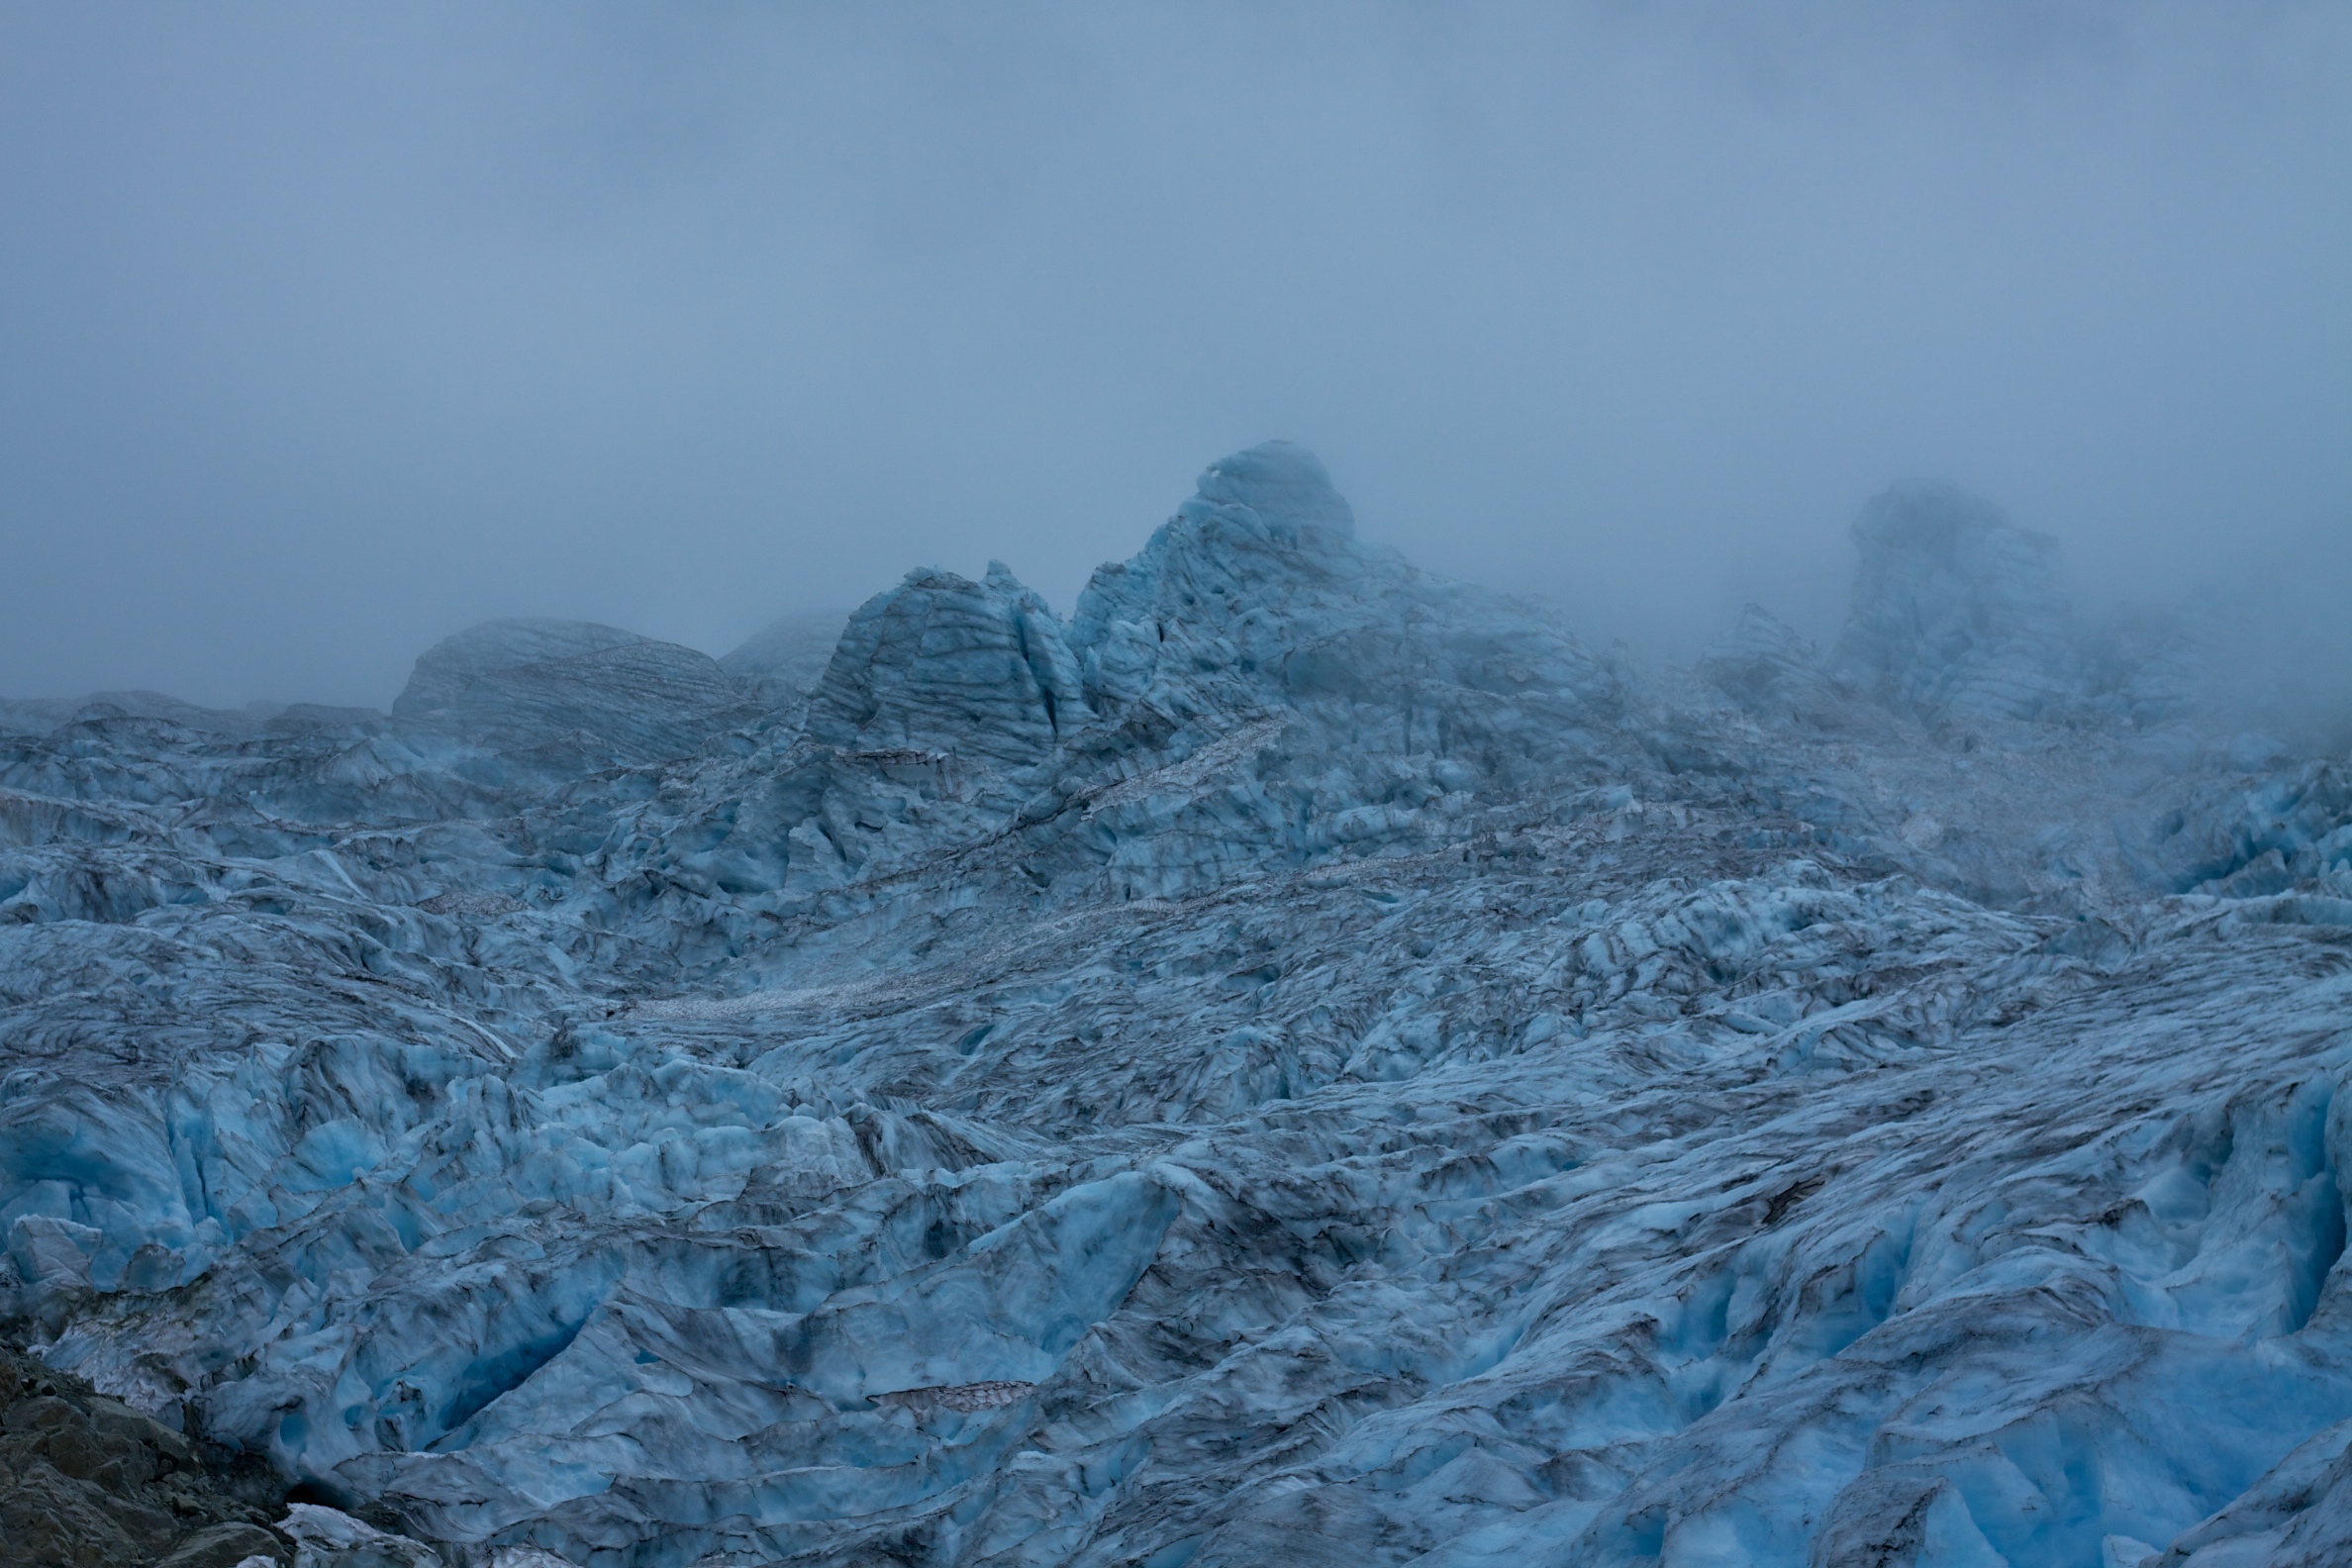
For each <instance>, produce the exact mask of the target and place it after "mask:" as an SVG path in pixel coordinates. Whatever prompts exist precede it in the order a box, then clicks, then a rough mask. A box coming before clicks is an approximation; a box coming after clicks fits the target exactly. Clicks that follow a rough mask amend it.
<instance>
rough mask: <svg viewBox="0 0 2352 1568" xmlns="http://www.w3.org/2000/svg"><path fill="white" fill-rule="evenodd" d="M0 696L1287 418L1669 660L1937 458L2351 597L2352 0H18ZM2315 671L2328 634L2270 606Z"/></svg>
mask: <svg viewBox="0 0 2352 1568" xmlns="http://www.w3.org/2000/svg"><path fill="white" fill-rule="evenodd" d="M0 45H4V47H0V83H5V84H6V89H7V90H6V92H5V94H0V147H5V150H0V200H5V201H6V203H7V208H8V211H9V212H10V213H11V215H12V220H11V223H10V224H9V227H8V235H7V239H6V240H5V242H4V243H0V346H4V348H5V351H4V352H0V476H5V477H4V479H0V561H4V562H5V563H6V567H7V569H6V571H5V572H0V580H5V582H6V583H7V585H8V586H9V588H10V589H11V590H12V592H11V593H10V596H9V608H10V614H9V616H8V617H7V619H6V622H5V624H4V625H0V695H5V696H9V697H65V696H73V695H79V694H82V693H87V692H93V691H99V690H105V689H129V688H152V689H156V690H161V691H164V692H168V693H171V694H173V695H176V696H179V697H183V698H187V699H190V700H193V701H198V702H206V703H212V704H218V705H227V706H234V705H237V704H240V703H243V702H245V701H246V700H248V699H272V700H279V701H316V702H329V703H362V704H368V705H372V706H377V707H382V706H385V705H387V704H388V703H389V701H390V699H391V697H392V695H393V694H394V693H395V692H397V691H398V689H399V687H400V685H401V683H402V681H403V680H404V679H405V678H406V676H407V672H408V668H409V664H410V662H411V661H412V660H413V659H414V658H415V656H416V654H417V653H418V652H420V651H422V650H423V649H424V648H425V647H427V646H428V645H430V644H431V643H432V642H434V641H436V640H437V639H439V638H440V637H444V636H446V635H448V634H449V633H451V632H454V631H457V630H459V629H461V628H463V627H465V626H468V625H472V624H474V623H477V622H480V621H483V620H487V619H491V618H495V617H501V616H558V617H565V618H574V619H581V620H592V621H601V622H607V623H610V624H613V625H617V626H622V627H626V628H629V629H631V630H633V631H637V632H640V633H644V634H646V635H649V636H654V637H666V638H670V639H673V640H676V641H680V642H684V643H687V644H689V645H692V646H697V647H702V648H704V649H706V650H707V651H711V652H714V653H717V652H723V651H725V650H726V649H727V648H728V647H730V646H732V645H734V644H735V642H737V641H739V640H741V639H742V638H743V637H747V636H749V635H750V634H752V633H753V632H755V631H757V630H758V629H759V628H760V627H762V626H764V625H766V624H767V623H768V622H770V621H772V620H773V619H775V618H776V617H777V616H779V615H782V614H785V613H788V612H793V611H802V610H813V609H818V608H829V609H832V608H837V609H841V610H846V609H847V608H849V607H851V606H853V605H855V604H856V603H858V602H860V601H861V600H863V599H864V598H865V597H867V596H868V595H869V594H871V593H873V592H875V591H878V590H880V589H882V588H885V587H887V586H889V585H890V584H891V583H892V582H894V581H896V580H897V579H898V577H899V576H900V575H901V574H902V573H903V572H904V571H905V570H906V569H908V568H910V567H914V566H918V565H939V566H944V567H948V568H950V569H953V570H957V571H961V572H964V573H966V574H968V575H973V576H977V575H979V573H980V572H981V570H982V568H983V566H984V564H985V562H986V561H988V560H989V559H990V558H992V557H994V558H1001V559H1003V560H1005V561H1007V562H1008V563H1009V564H1010V565H1011V566H1012V567H1013V568H1014V570H1015V571H1017V572H1018V573H1020V574H1021V575H1022V577H1023V578H1024V579H1025V580H1027V581H1029V583H1031V584H1032V585H1033V586H1035V587H1037V588H1038V589H1039V590H1040V591H1041V592H1042V593H1044V594H1045V596H1046V597H1047V598H1048V599H1049V600H1050V601H1051V602H1052V603H1053V605H1054V606H1055V608H1056V609H1057V610H1060V611H1062V612H1063V613H1064V614H1067V613H1068V611H1069V609H1070V607H1071V603H1072V601H1073V599H1074V598H1075V595H1076V593H1077V590H1078V589H1079V587H1080V586H1081V585H1082V584H1083V582H1084V581H1085V578H1086V576H1087V574H1088V573H1089V572H1090V571H1091V570H1092V569H1093V568H1094V567H1095V566H1096V565H1097V564H1099V563H1100V562H1102V561H1105V560H1111V559H1119V558H1123V557H1125V556H1127V555H1128V554H1130V553H1131V552H1132V551H1133V550H1135V549H1136V548H1137V547H1139V546H1140V545H1141V543H1142V542H1143V540H1144V539H1145V538H1146V537H1147V536H1148V535H1149V533H1150V531H1151V530H1152V529H1153V528H1154V527H1156V526H1157V524H1158V523H1159V522H1160V521H1161V520H1162V519H1164V518H1165V517H1166V516H1167V515H1168V513H1169V512H1170V511H1171V510H1172V509H1173V507H1174V506H1175V505H1176V504H1177V502H1179V501H1180V500H1181V499H1182V498H1183V497H1184V496H1185V495H1186V494H1187V493H1188V492H1189V491H1190V488H1191V485H1192V481H1193V478H1194V476H1195V474H1196V473H1197V472H1198V471H1199V470H1200V469H1201V467H1202V466H1203V465H1205V464H1206V463H1208V462H1210V461H1212V460H1213V459H1215V458H1217V457H1219V456H1221V455H1223V454H1224V453H1225V452H1227V451H1230V450H1233V449H1235V448H1237V447H1240V446H1244V445H1247V444H1250V443H1252V442H1254V441H1260V440H1264V439H1267V438H1271V437H1282V438H1288V439H1292V440H1296V441H1302V442H1304V443H1306V444H1308V445H1310V446H1312V447H1314V448H1315V449H1316V450H1317V451H1318V452H1319V453H1320V454H1321V455H1322V456H1323V459H1324V460H1325V461H1326V463H1327V464H1328V465H1329V467H1330V469H1331V471H1332V473H1333V475H1334V477H1335V478H1336V480H1337V482H1338V484H1339V486H1340V488H1341V489H1342V490H1343V491H1344V492H1345V493H1346V494H1347V495H1348V496H1349V498H1350V499H1351V501H1352V502H1353V504H1354V507H1355V510H1356V514H1357V516H1358V519H1359V521H1360V527H1361V532H1362V533H1363V535H1364V537H1366V538H1367V539H1373V540H1376V541H1379V542H1383V543H1388V544H1393V545H1395V546H1396V547H1398V548H1399V549H1401V550H1403V551H1404V552H1405V553H1406V554H1407V555H1408V556H1410V557H1412V558H1413V559H1415V560H1416V561H1418V562H1419V563H1421V565H1423V566H1425V567H1427V568H1429V569H1431V570H1434V571H1439V572H1443V573H1446V574H1448V575H1452V576H1457V577H1463V578H1467V579H1470V580H1473V581H1479V582H1485V583H1488V584H1490V585H1493V586H1496V587H1499V588H1504V589H1509V590H1514V591H1519V592H1526V593H1531V594H1535V595H1538V596H1541V597H1544V598H1547V599H1549V600H1551V601H1553V602H1556V603H1558V604H1559V605H1560V606H1561V607H1562V609H1563V610H1564V612H1565V613H1566V614H1567V615H1568V617H1569V618H1570V620H1571V621H1572V623H1573V624H1574V625H1575V626H1576V627H1577V629H1578V630H1579V632H1580V633H1582V634H1583V635H1585V636H1587V637H1590V638H1591V639H1592V640H1594V641H1596V642H1606V641H1608V640H1610V639H1612V638H1623V639H1625V640H1626V641H1628V642H1629V643H1630V644H1631V645H1632V646H1633V647H1634V648H1635V650H1636V651H1637V652H1638V653H1641V654H1642V655H1644V656H1646V657H1650V658H1653V659H1655V658H1685V657H1688V656H1689V655H1690V654H1692V653H1694V652H1695V651H1696V650H1697V648H1698V647H1699V646H1701V645H1702V644H1704V643H1705V641H1706V640H1707V639H1708V638H1709V637H1712V636H1713V635H1715V633H1716V632H1717V631H1719V630H1721V629H1722V628H1723V627H1724V626H1725V625H1727V624H1728V623H1729V621H1730V619H1731V618H1732V616H1733V615H1734V614H1735V613H1736V611H1737V608H1738V606H1739V605H1740V603H1742V602H1743V601H1747V600H1756V601H1759V602H1761V603H1763V604H1765V605H1766V606H1767V607H1768V608H1770V609H1772V610H1773V611H1774V612H1775V613H1776V614H1779V615H1781V616H1782V617H1783V618H1784V619H1786V620H1788V621H1790V622H1791V623H1792V624H1794V625H1796V626H1798V627H1799V629H1800V630H1802V631H1805V632H1806V633H1808V634H1809V635H1812V636H1815V637H1825V636H1828V635H1830V634H1832V633H1833V631H1834V627H1835V621H1836V617H1837V614H1838V612H1839V610H1840V609H1841V608H1842V605H1843V602H1844V597H1845V592H1846V588H1847V584H1848V580H1849V578H1850V574H1851V556H1850V551H1849V545H1848V542H1847V537H1846V529H1847V525H1848V523H1849V522H1850V520H1851V519H1852V517H1853V515H1854V513H1855V511H1856V509H1857V508H1858V507H1859V506H1860V505H1861V503H1862V502H1863V500H1864V499H1865V498H1867V497H1868V496H1869V495H1871V494H1872V493H1874V492H1876V491H1877V490H1879V489H1880V488H1882V487H1883V486H1884V485H1885V484H1887V483H1888V482H1889V481H1891V480H1894V479H1897V478H1900V477H1904V476H1908V475H1935V476H1941V477H1946V478H1949V479H1952V480H1954V481H1956V482H1958V483H1961V484H1963V485H1966V486H1968V487H1970V488H1972V489H1974V490H1977V491H1979V492H1981V493H1983V494H1985V495H1987V496H1989V497H1991V498H1992V499H1994V500H1995V501H1997V502H1999V503H2000V504H2001V505H2003V506H2004V507H2005V508H2006V509H2007V510H2008V511H2009V514H2010V516H2011V517H2012V519H2013V520H2014V521H2015V522H2016V523H2018V524H2019V525H2021V526H2024V527H2028V528H2033V529H2038V530H2041V531H2043V532H2047V533H2050V534H2053V535H2055V536H2057V537H2058V538H2059V539H2060V540H2061V541H2062V543H2063V544H2064V546H2065V549H2066V553H2067V557H2068V560H2069V562H2070V565H2071V569H2072V572H2073V574H2074V576H2075V579H2076V580H2077V582H2078V584H2079V585H2080V587H2081V591H2082V593H2083V596H2084V598H2085V600H2086V601H2087V603H2088V605H2089V606H2091V607H2094V608H2095V607H2096V606H2097V605H2099V604H2101V603H2103V602H2106V601H2108V600H2113V599H2131V600H2137V601H2143V602H2158V603H2162V602H2175V601H2180V600H2182V599H2185V598H2187V597H2189V596H2190V595H2192V594H2197V593H2205V594H2207V595H2213V594H2219V595H2221V596H2223V597H2224V598H2228V597H2229V596H2232V595H2234V596H2236V602H2239V603H2243V604H2247V605H2252V604H2255V603H2257V602H2259V603H2261V604H2262V605H2263V606H2264V615H2265V619H2266V621H2267V622H2268V624H2267V625H2265V626H2264V627H2263V628H2261V629H2260V630H2261V636H2262V637H2263V638H2265V639H2267V642H2266V645H2270V646H2274V647H2275V648H2277V649H2284V650H2315V651H2296V652H2293V654H2292V656H2294V657H2297V658H2303V659H2304V660H2305V661H2306V662H2308V661H2311V660H2317V661H2318V662H2321V663H2324V662H2325V661H2327V660H2331V659H2335V658H2337V657H2338V656H2339V655H2340V654H2342V653H2343V652H2345V650H2346V648H2347V634H2345V633H2344V632H2342V631H2341V630H2339V629H2338V627H2337V625H2336V623H2337V622H2338V621H2343V620H2352V617H2347V616H2344V615H2343V614H2342V613H2341V612H2342V607H2343V606H2344V605H2345V604H2346V603H2348V602H2352V543H2348V542H2347V541H2348V540H2352V290H2348V289H2346V288H2345V286H2344V283H2343V279H2344V278H2346V277H2352V91H2347V88H2348V87H2352V11H2346V10H2345V9H2343V8H2341V7H2332V6H2328V5H2324V4H2317V3H2307V0H2282V3H2276V4H2265V5H2259V6H2252V7H2244V8H2232V9H2230V10H2228V11H2226V12H2220V13H2216V12H2214V11H2211V10H2209V9H2207V8H2202V7H2197V6H2192V5H2186V4H2174V5H2152V6H2125V5H2122V4H2114V3H2101V4H2092V3H2014V4H1995V3H1980V4H1963V5H1957V6H1953V7H1948V8H1940V9H1938V10H1935V11H1933V12H1931V13H1930V12H1926V11H1918V12H1913V11H1910V10H1905V11H1901V12H1897V11H1895V10H1893V9H1891V8H1877V7H1869V6H1864V5H1859V4H1853V3H1810V4H1808V3H1786V4H1770V5H1761V6H1755V5H1751V6H1728V5H1715V6H1699V7H1692V8H1683V9H1679V10H1677V11H1674V12H1673V13H1672V14H1666V13H1661V12H1652V11H1646V10H1638V9H1635V8H1630V7H1625V6H1621V5H1616V4H1595V5H1583V6H1570V7H1536V6H1508V5H1503V6H1492V7H1481V8H1478V9H1476V10H1471V11H1462V12H1449V13H1446V14H1444V15H1437V14H1433V13H1430V12H1427V11H1425V10H1421V9H1419V8H1413V7H1406V6H1387V7H1370V8H1359V7H1348V8H1339V7H1333V6H1327V5H1279V4H1268V5H1240V4H1235V5H1225V6H1210V7H1193V8H1183V9H1174V8H1170V9H1134V10H1123V11H1119V12H1109V11H1103V10H1099V9H1094V8H1086V7H1079V6H1071V5H1063V6H1024V7H1013V8H1006V9H1001V10H991V11H990V12H988V13H987V14H986V15H980V14H976V13H972V12H969V11H964V10H958V9H954V8H946V7H909V8H901V9H896V10H892V11H889V12H887V13H882V12H862V11H861V12H856V13H838V12H833V11H828V10H822V9H817V8H790V9H752V8H737V7H727V6H721V7H715V8H707V9H698V10H695V11H692V12H673V11H661V12H642V11H636V10H631V9H625V8H619V7H606V6H586V7H564V8H556V7H551V6H510V7H502V8H497V9H495V10H487V11H484V10H472V9H460V8H455V7H435V6H424V7H411V8H402V9H400V10H398V11H393V10H385V11H382V12H372V13H368V12H333V13H329V12H321V11H315V10H309V9H304V8H298V7H292V6H247V7H241V8H239V9H237V10H235V11H230V12H220V11H201V10H198V9H195V8H192V7H165V8H148V9H140V10H132V9H129V8H117V7H108V6H93V7H86V8H74V9H72V10H58V9H50V8H43V7H37V6H33V5H24V4H11V5H5V6H0ZM2278 656H2281V657H2286V656H2289V654H2288V653H2286V652H2282V653H2280V654H2279V655H2278Z"/></svg>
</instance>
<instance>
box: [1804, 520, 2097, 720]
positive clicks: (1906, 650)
mask: <svg viewBox="0 0 2352 1568" xmlns="http://www.w3.org/2000/svg"><path fill="white" fill-rule="evenodd" d="M1854 542H1855V545H1856V547H1857V548H1858V549H1859V551H1860V553H1861V564H1860V567H1859V569H1858V570H1857V572H1856V575H1855V579H1854V593H1853V601H1852V606H1851V609H1850V610H1849V612H1848V615H1847V619H1846V625H1845V630H1844V632H1843V633H1842V634H1841V635H1840V637H1838V641H1837V648H1836V652H1835V655H1834V658H1833V663H1834V665H1835V667H1836V668H1837V669H1838V670H1839V671H1840V672H1841V673H1843V674H1845V675H1847V676H1848V677H1850V678H1851V679H1853V680H1854V681H1856V682H1857V683H1858V684H1859V685H1860V686H1861V687H1862V688H1863V689H1864V690H1866V691H1868V692H1870V693H1871V694H1873V695H1875V696H1877V697H1879V698H1880V699H1881V700H1883V701H1885V702H1888V703H1890V704H1893V705H1895V706H1897V707H1899V708H1901V709H1904V710H1906V711H1910V712H1916V713H1921V714H1926V715H1931V716H1932V715H1940V714H1953V715H1961V716H1989V717H1995V718H2004V719H2018V718H2029V717H2031V716H2033V715H2035V714H2039V713H2043V712H2047V711H2050V710H2052V709H2054V708H2056V707H2058V706H2061V705H2063V704H2064V703H2065V702H2066V701H2067V700H2068V699H2069V698H2070V697H2072V696H2074V695H2075V694H2076V693H2077V692H2078V691H2079V689H2080V686H2081V679H2082V677H2081V671H2080V669H2079V665H2078V660H2077V657H2076V655H2075V652H2074V649H2073V644H2072V621H2071V611H2070V609H2069V607H2068V603H2067V599H2066V594H2065V591H2064V589H2063V587H2062V586H2061V584H2060V581H2059V577H2058V543H2057V540H2055V539H2051V538H2050V537H2049V536H2048V535H2045V534H2033V533H2028V532H2026V531H2025V530H2023V529H2018V528H2013V527H2011V526H2010V525H2009V520H2008V519H2007V517H2006V516H2004V515H2003V513H2002V512H2001V510H2000V509H1999V508H1998V507H1996V506H1994V505H1993V504H1992V503H1991V502H1989V501H1987V500H1985V499H1984V498H1982V497H1981V496H1975V495H1971V494H1969V493H1968V492H1967V491H1965V490H1962V489H1960V488H1958V487H1957V486H1955V485H1950V484H1945V483H1942V482H1939V481H1933V480H1910V481H1906V482H1904V483H1901V484H1897V485H1894V486H1891V487H1890V488H1888V489H1887V490H1885V491H1883V492H1882V493H1880V494H1879V495H1878V496H1876V497H1874V498H1873V499H1872V500H1871V501H1870V503H1869V504H1868V505H1867V506H1865V507H1864V508H1863V509H1862V515H1861V517H1860V518H1858V519H1857V520H1856V521H1855V523H1854Z"/></svg>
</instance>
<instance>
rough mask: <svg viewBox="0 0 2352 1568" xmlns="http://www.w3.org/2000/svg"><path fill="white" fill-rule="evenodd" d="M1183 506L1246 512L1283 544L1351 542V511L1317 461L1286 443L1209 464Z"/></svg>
mask: <svg viewBox="0 0 2352 1568" xmlns="http://www.w3.org/2000/svg"><path fill="white" fill-rule="evenodd" d="M1187 505H1188V507H1191V508H1193V509H1195V510H1196V511H1197V510H1202V509H1206V508H1210V507H1226V506H1229V507H1239V508H1243V509H1246V510H1247V511H1249V512H1250V513H1252V514H1253V515H1254V516H1255V517H1256V518H1257V519H1258V521H1259V522H1260V523H1262V524H1264V525H1265V528H1266V532H1267V533H1268V534H1270V535H1272V536H1273V537H1274V538H1275V539H1280V540H1282V541H1283V542H1285V543H1289V544H1300V543H1310V544H1311V543H1314V542H1316V540H1317V538H1318V536H1319V535H1328V536H1333V537H1336V538H1337V539H1353V538H1355V511H1354V509H1353V508H1351V507H1350V506H1348V504H1347V499H1346V497H1344V496H1342V495H1340V493H1339V492H1338V491H1337V490H1336V489H1335V488H1333V487H1332V484H1331V476H1330V474H1329V473H1328V472H1327V471H1325V469H1324V468H1323V462H1322V460H1321V459H1320V458H1318V457H1317V456H1316V455H1315V453H1313V452H1311V451H1309V450H1308V449H1307V448H1306V447H1304V446H1300V445H1296V444H1294V443H1293V442H1290V441H1265V442H1262V443H1261V444H1259V445H1256V446H1252V447H1250V448H1249V449H1248V450H1246V451H1238V452H1235V453H1233V454H1232V455H1231V456H1230V457H1226V458H1224V459H1222V460H1220V461H1218V462H1214V463H1211V464H1210V465H1209V467H1208V469H1207V470H1206V471H1205V472H1204V473H1203V474H1202V475H1201V483H1200V496H1199V498H1198V499H1197V500H1195V501H1192V502H1189V503H1187Z"/></svg>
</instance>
